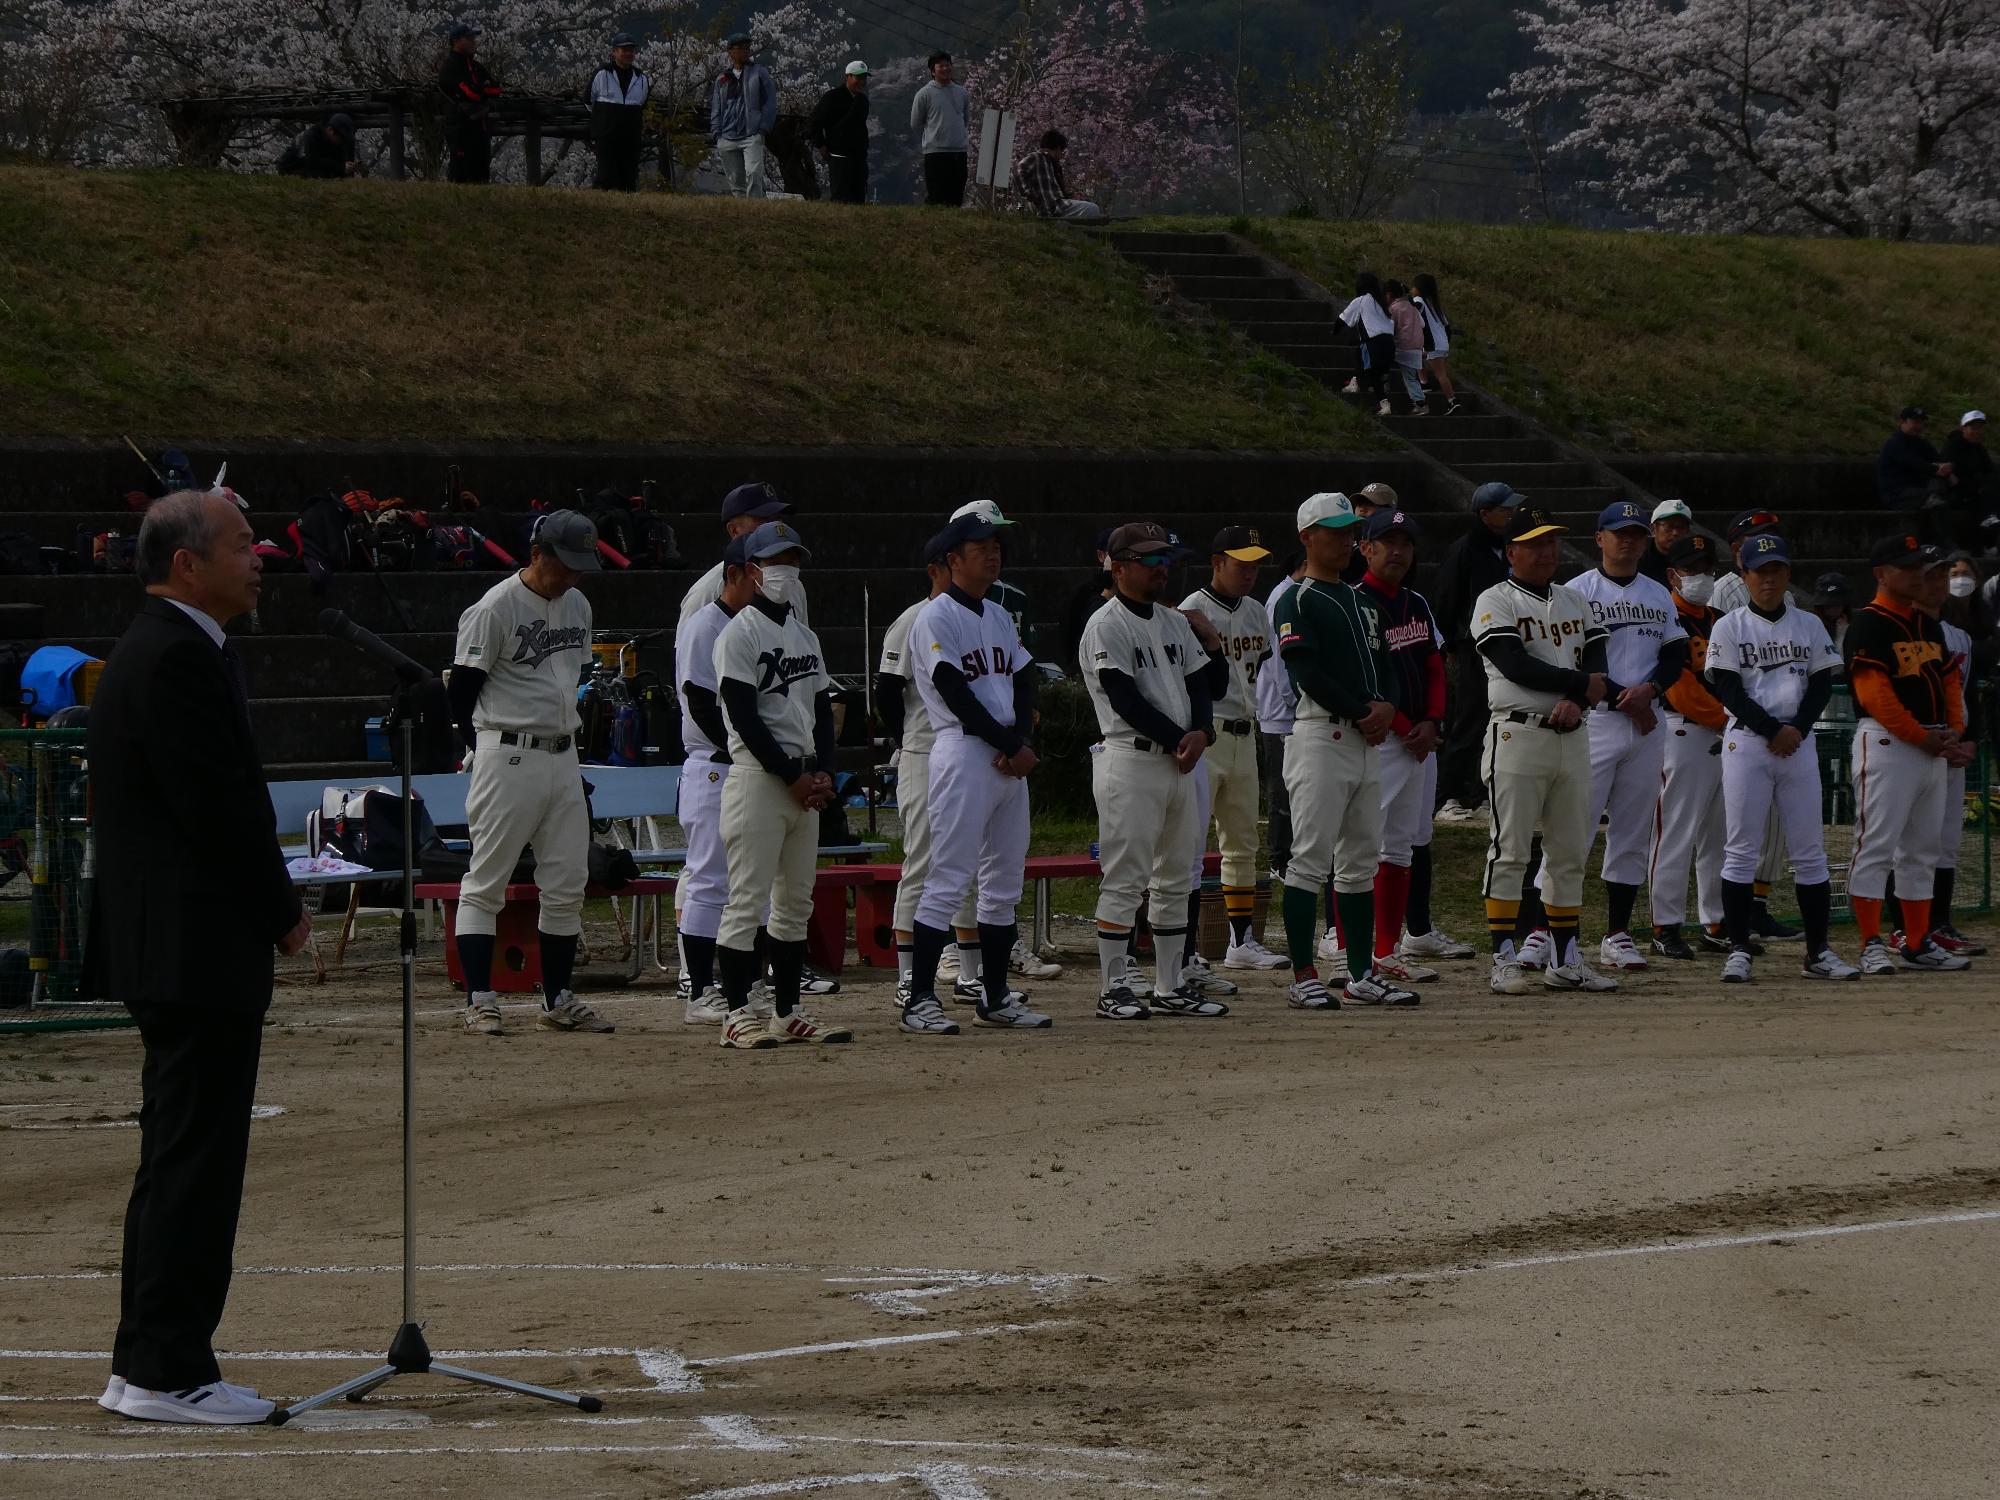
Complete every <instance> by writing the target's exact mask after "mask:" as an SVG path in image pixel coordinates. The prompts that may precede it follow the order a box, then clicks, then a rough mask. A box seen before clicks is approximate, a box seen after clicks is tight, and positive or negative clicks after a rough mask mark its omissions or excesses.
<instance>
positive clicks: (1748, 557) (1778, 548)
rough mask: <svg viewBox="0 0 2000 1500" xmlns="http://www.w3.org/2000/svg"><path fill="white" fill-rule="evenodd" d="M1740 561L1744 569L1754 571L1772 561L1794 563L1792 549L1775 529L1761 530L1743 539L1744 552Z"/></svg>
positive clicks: (1787, 565)
mask: <svg viewBox="0 0 2000 1500" xmlns="http://www.w3.org/2000/svg"><path fill="white" fill-rule="evenodd" d="M1739 561H1740V562H1741V563H1742V565H1743V571H1744V572H1746V573H1754V572H1755V571H1756V570H1757V569H1759V568H1762V567H1767V566H1769V565H1770V564H1771V563H1783V564H1784V565H1785V566H1786V567H1790V566H1791V564H1792V549H1791V548H1790V547H1788V546H1786V545H1785V539H1784V538H1783V537H1781V536H1779V535H1778V533H1777V532H1775V531H1759V532H1755V533H1753V534H1752V535H1750V536H1747V537H1745V538H1744V539H1743V554H1742V556H1741V558H1740V559H1739Z"/></svg>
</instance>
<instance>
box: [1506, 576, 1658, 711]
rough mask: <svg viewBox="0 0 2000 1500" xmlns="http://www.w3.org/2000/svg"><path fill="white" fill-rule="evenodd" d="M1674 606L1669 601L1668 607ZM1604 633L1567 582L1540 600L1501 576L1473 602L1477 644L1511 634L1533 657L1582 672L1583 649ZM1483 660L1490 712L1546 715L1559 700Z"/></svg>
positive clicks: (1551, 587) (1554, 585) (1553, 587)
mask: <svg viewBox="0 0 2000 1500" xmlns="http://www.w3.org/2000/svg"><path fill="white" fill-rule="evenodd" d="M1672 608H1673V606H1672V602H1671V601H1669V603H1668V609H1669V611H1670V612H1671V610H1672ZM1604 635H1605V630H1604V627H1603V626H1602V625H1593V624H1592V623H1591V621H1590V606H1589V604H1588V603H1587V602H1586V601H1585V599H1584V597H1583V595H1581V594H1579V593H1578V592H1577V591H1576V590H1575V589H1573V588H1570V587H1568V586H1567V585H1566V584H1560V583H1552V584H1550V585H1549V596H1548V598H1546V599H1544V598H1542V597H1541V595H1539V594H1537V593H1535V592H1534V590H1532V589H1529V588H1526V587H1523V586H1522V585H1521V584H1519V583H1517V582H1515V581H1514V580H1513V579H1512V578H1504V579H1502V580H1501V581H1500V582H1499V583H1496V584H1494V585H1493V587H1492V588H1490V589H1488V590H1486V592H1485V593H1483V594H1481V595H1480V596H1479V597H1478V598H1477V599H1476V600H1474V601H1473V604H1472V639H1473V643H1474V644H1475V645H1480V644H1483V643H1485V642H1486V641H1487V640H1489V639H1492V638H1493V637H1496V636H1512V637H1513V638H1514V639H1516V640H1518V641H1519V642H1520V643H1521V644H1522V645H1523V646H1525V647H1527V650H1528V655H1530V656H1532V657H1535V658H1536V659H1537V660H1540V661H1545V662H1549V663H1552V664H1553V665H1555V666H1558V667H1565V668H1567V669H1569V670H1570V671H1572V672H1580V671H1582V670H1583V648H1584V647H1585V646H1586V645H1588V644H1589V643H1590V642H1592V641H1594V640H1601V639H1603V637H1604ZM1485 660H1486V704H1487V707H1488V708H1489V709H1490V710H1491V711H1492V712H1494V713H1508V712H1520V713H1532V714H1546V713H1548V712H1549V710H1550V709H1552V708H1554V707H1555V706H1556V705H1557V704H1558V703H1560V702H1562V700H1563V695H1562V694H1561V693H1557V692H1553V691H1550V690H1549V689H1546V688H1530V687H1523V686H1521V684H1520V683H1518V682H1515V681H1514V680H1513V679H1512V678H1510V677H1508V676H1507V675H1506V674H1505V673H1503V672H1502V671H1501V670H1500V669H1499V668H1498V667H1497V666H1495V665H1494V664H1493V661H1492V659H1491V658H1490V657H1489V658H1485Z"/></svg>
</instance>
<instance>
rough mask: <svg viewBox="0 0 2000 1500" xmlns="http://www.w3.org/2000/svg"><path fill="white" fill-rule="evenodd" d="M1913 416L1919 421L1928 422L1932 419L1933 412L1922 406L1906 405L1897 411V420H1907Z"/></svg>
mask: <svg viewBox="0 0 2000 1500" xmlns="http://www.w3.org/2000/svg"><path fill="white" fill-rule="evenodd" d="M1912 417H1915V418H1917V419H1918V420H1919V421H1923V422H1928V421H1929V420H1930V419H1931V414H1930V413H1929V412H1927V411H1925V410H1924V409H1923V408H1922V407H1921V406H1906V407H1904V408H1903V409H1902V410H1901V411H1899V412H1897V413H1896V420H1897V421H1898V422H1907V421H1909V420H1910V419H1911V418H1912Z"/></svg>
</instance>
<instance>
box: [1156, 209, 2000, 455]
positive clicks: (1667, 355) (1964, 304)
mask: <svg viewBox="0 0 2000 1500" xmlns="http://www.w3.org/2000/svg"><path fill="white" fill-rule="evenodd" d="M1151 227H1156V228H1161V229H1168V228H1182V229H1185V228H1197V227H1199V228H1205V229H1220V228H1226V227H1228V224H1227V221H1224V220H1220V219H1207V220H1190V219H1170V220H1161V221H1159V222H1158V223H1157V224H1156V225H1154V226H1151ZM1248 233H1249V235H1250V237H1251V238H1253V239H1255V240H1256V241H1258V242H1259V243H1261V244H1262V245H1263V246H1265V247H1266V248H1267V249H1268V250H1269V251H1270V252H1271V253H1273V254H1275V255H1277V256H1279V257H1280V258H1282V259H1284V260H1286V261H1288V262H1290V263H1291V264H1293V265H1295V266H1297V267H1298V268H1299V269H1300V270H1302V271H1304V272H1305V273H1307V274H1308V275H1310V276H1312V277H1314V278H1315V279H1316V280H1319V281H1321V282H1322V283H1324V284H1325V285H1327V286H1328V287H1329V288H1332V289H1336V290H1339V291H1342V292H1344V291H1346V289H1348V288H1349V287H1351V286H1352V284H1353V275H1354V272H1355V271H1356V270H1358V269H1361V268H1363V267H1368V268H1372V269H1374V270H1375V271H1376V272H1378V273H1379V274H1380V275H1382V276H1384V277H1387V276H1395V277H1398V278H1399V279H1401V280H1403V281H1408V280H1410V278H1411V277H1412V276H1413V275H1415V274H1416V273H1417V272H1419V271H1429V272H1431V273H1432V274H1433V275H1435V276H1436V277H1437V278H1438V281H1439V283H1440V286H1441V288H1442V290H1443V292H1444V297H1445V302H1446V304H1447V306H1448V307H1449V308H1450V310H1451V315H1452V319H1453V321H1454V323H1455V324H1456V325H1457V327H1458V337H1457V340H1456V341H1455V344H1454V351H1455V353H1457V354H1458V355H1459V356H1460V357H1459V360H1458V363H1459V364H1460V365H1461V366H1462V367H1463V368H1464V369H1465V371H1466V373H1467V374H1468V375H1470V376H1471V377H1472V379H1473V380H1475V381H1477V382H1481V383H1484V384H1487V385H1489V386H1490V387H1491V388H1492V389H1493V390H1495V391H1496V392H1497V393H1499V394H1500V395H1501V396H1502V397H1503V398H1505V399H1506V400H1508V401H1511V402H1513V403H1515V404H1516V405H1518V406H1520V407H1522V408H1523V409H1525V410H1528V411H1531V412H1533V413H1535V414H1536V415H1537V416H1539V417H1540V418H1541V419H1543V420H1544V421H1545V422H1547V423H1549V424H1550V425H1551V426H1553V427H1554V428H1555V429H1556V430H1558V431H1561V432H1565V433H1570V434H1573V435H1575V436H1576V438H1577V439H1578V440H1579V441H1581V442H1583V443H1584V444H1585V445H1586V446H1591V447H1599V448H1605V449H1627V450H1639V451H1655V452H1658V451H1677V450H1689V451H1708V452H1768V453H1821V454H1825V453H1869V452H1872V451H1873V450H1874V449H1875V448H1877V447H1879V446H1880V445H1881V442H1882V439H1883V438H1884V437H1886V436H1887V435H1888V432H1889V429H1890V427H1891V425H1892V419H1893V418H1894V416H1895V413H1896V411H1897V409H1898V408H1900V407H1901V406H1902V405H1903V404H1904V403H1905V402H1909V401H1916V402H1920V403H1922V404H1923V405H1925V406H1927V407H1928V408H1929V409H1930V410H1931V412H1932V414H1933V415H1934V416H1935V417H1937V418H1940V419H1941V420H1940V421H1939V423H1938V425H1939V426H1940V427H1941V428H1942V427H1943V426H1945V425H1947V424H1948V423H1949V422H1951V421H1953V420H1955V419H1956V418H1957V416H1958V414H1959V413H1960V412H1961V411H1962V410H1964V409H1965V408H1967V407H1990V406H1992V405H1993V404H1994V402H1995V401H1996V400H2000V392H1996V391H1995V389H1994V387H1993V385H1992V383H1991V382H1992V379H1993V376H1992V373H1991V363H1992V351H1993V348H1994V346H1995V344H1996V342H2000V255H1996V254H1995V252H1994V251H1993V250H1992V249H1990V248H1984V247H1972V246H1956V245H1890V244H1882V243H1874V242H1870V243H1862V244H1855V243H1849V242H1845V241H1832V240H1799V239H1751V238H1723V237H1715V236H1693V235H1667V234H1639V233H1626V234H1617V233H1594V232H1585V231H1581V230H1567V229H1547V228H1487V227H1481V226H1474V225H1462V224H1339V223H1325V224H1322V223H1313V222H1309V221H1298V220H1286V219H1262V220H1257V221H1255V222H1253V223H1252V224H1250V225H1249V226H1248Z"/></svg>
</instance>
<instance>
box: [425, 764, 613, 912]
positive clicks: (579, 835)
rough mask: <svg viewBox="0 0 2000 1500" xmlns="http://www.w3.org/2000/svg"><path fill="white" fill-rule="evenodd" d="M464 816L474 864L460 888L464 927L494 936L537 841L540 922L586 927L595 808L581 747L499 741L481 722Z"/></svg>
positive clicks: (460, 906) (536, 865) (460, 883)
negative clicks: (554, 749) (581, 765)
mask: <svg viewBox="0 0 2000 1500" xmlns="http://www.w3.org/2000/svg"><path fill="white" fill-rule="evenodd" d="M473 744H474V749H475V752H476V753H475V754H474V755H473V757H472V784H471V786H469V787H467V788H466V793H465V822H466V827H467V828H468V830H469V831H470V832H471V834H472V867H471V868H470V869H468V870H467V871H466V872H465V879H464V880H462V881H460V882H459V887H458V930H459V931H460V932H469V933H472V934H474V935H475V936H477V935H480V934H484V935H485V936H488V937H491V936H492V935H493V932H494V929H495V927H496V926H497V925H498V924H497V922H496V918H498V917H499V915H500V908H501V907H502V906H504V905H505V904H506V901H507V877H508V876H509V875H512V874H513V873H514V866H515V865H516V864H518V863H519V862H520V859H521V851H522V850H523V849H525V848H527V847H528V845H530V844H533V845H534V846H535V886H536V889H537V890H538V891H539V892H540V893H541V904H542V911H541V915H540V916H539V917H538V918H537V919H536V921H535V925H536V926H537V927H538V928H540V929H541V930H542V931H543V932H546V933H547V934H548V935H549V936H550V937H575V936H576V935H577V934H578V933H581V932H582V931H583V888H584V886H585V885H587V884H588V883H589V881H590V859H589V849H590V811H589V809H588V808H587V807H586V806H585V804H584V800H583V774H582V772H580V771H579V770H578V769H577V762H576V750H575V748H574V747H572V748H570V749H568V750H564V751H562V752H560V753H559V754H551V753H550V752H549V751H547V750H524V749H522V748H520V747H519V746H510V745H503V744H501V743H500V731H499V730H497V729H482V730H480V731H479V732H478V735H477V737H476V738H475V740H474V742H473Z"/></svg>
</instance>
